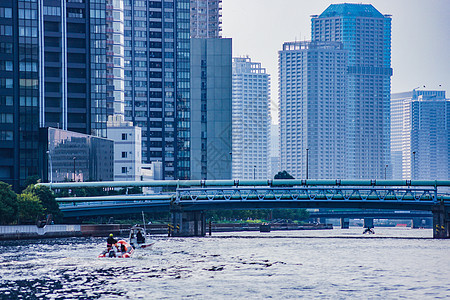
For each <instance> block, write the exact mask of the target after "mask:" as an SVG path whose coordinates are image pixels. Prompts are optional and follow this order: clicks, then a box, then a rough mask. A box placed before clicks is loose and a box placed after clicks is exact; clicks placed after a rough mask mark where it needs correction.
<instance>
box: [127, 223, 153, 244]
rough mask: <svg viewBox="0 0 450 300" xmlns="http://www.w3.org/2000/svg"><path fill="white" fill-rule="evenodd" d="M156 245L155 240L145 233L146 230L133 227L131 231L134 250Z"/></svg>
mask: <svg viewBox="0 0 450 300" xmlns="http://www.w3.org/2000/svg"><path fill="white" fill-rule="evenodd" d="M154 243H155V241H154V240H152V239H150V237H149V236H148V235H147V233H146V232H145V228H142V227H140V226H138V225H135V226H133V227H131V229H130V245H131V246H133V248H134V249H147V248H149V247H150V246H152V245H153V244H154Z"/></svg>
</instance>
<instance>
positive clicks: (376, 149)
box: [311, 3, 392, 178]
mask: <svg viewBox="0 0 450 300" xmlns="http://www.w3.org/2000/svg"><path fill="white" fill-rule="evenodd" d="M311 33H312V41H335V42H341V43H342V44H343V47H344V49H345V50H347V51H348V68H347V100H346V102H345V105H346V107H345V112H346V121H345V122H346V126H345V127H346V144H345V145H346V151H345V157H346V163H345V164H346V168H347V174H346V176H345V177H346V178H383V177H384V171H385V166H386V165H389V158H390V153H389V152H390V117H389V112H390V107H389V106H390V87H391V76H392V69H391V17H390V15H383V14H381V13H380V12H379V11H378V10H376V9H375V8H374V7H373V6H372V5H370V4H348V3H345V4H332V5H330V6H329V7H328V8H327V9H326V10H325V11H324V12H323V13H322V14H320V15H319V16H313V17H312V27H311Z"/></svg>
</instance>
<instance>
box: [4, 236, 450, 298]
mask: <svg viewBox="0 0 450 300" xmlns="http://www.w3.org/2000/svg"><path fill="white" fill-rule="evenodd" d="M362 230H363V229H361V228H350V229H344V230H342V229H334V230H323V231H272V232H270V233H259V232H239V233H234V232H233V233H213V236H211V237H209V236H207V237H203V238H168V237H165V236H156V237H154V238H155V239H156V243H155V245H153V247H152V249H150V250H141V251H140V252H137V251H136V252H135V253H134V256H133V257H132V258H131V259H110V258H97V255H98V254H99V253H100V252H101V251H102V250H103V249H104V244H105V239H104V238H68V239H46V240H27V241H3V242H0V295H1V299H245V298H247V299H264V298H274V299H297V298H305V299H316V298H318V299H401V298H404V299H434V298H440V299H449V298H450V240H433V239H431V236H432V232H431V230H428V229H405V228H402V229H400V228H375V230H376V234H375V235H370V236H368V235H362Z"/></svg>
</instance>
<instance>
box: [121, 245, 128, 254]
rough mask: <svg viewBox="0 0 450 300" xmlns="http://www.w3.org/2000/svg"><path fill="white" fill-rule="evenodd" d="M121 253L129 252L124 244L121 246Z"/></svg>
mask: <svg viewBox="0 0 450 300" xmlns="http://www.w3.org/2000/svg"><path fill="white" fill-rule="evenodd" d="M120 252H122V253H125V252H127V247H125V245H124V244H120Z"/></svg>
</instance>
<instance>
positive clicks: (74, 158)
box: [73, 156, 77, 182]
mask: <svg viewBox="0 0 450 300" xmlns="http://www.w3.org/2000/svg"><path fill="white" fill-rule="evenodd" d="M76 160H77V157H76V156H74V157H73V182H75V181H76V177H75V161H76Z"/></svg>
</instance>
